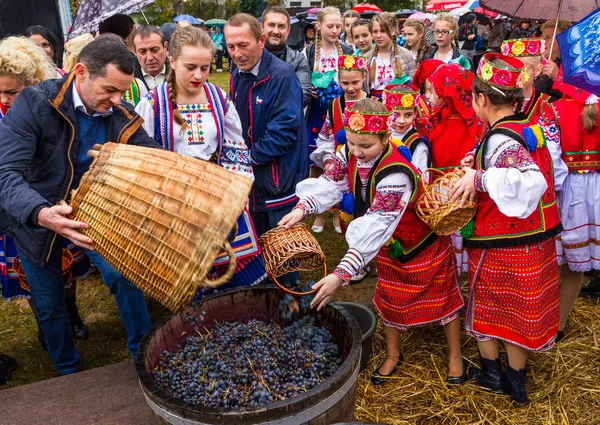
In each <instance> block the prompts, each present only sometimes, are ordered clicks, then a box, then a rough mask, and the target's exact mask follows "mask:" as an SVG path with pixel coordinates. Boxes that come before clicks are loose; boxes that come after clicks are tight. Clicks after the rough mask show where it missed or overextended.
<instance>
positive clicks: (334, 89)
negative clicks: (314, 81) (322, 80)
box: [317, 80, 344, 109]
mask: <svg viewBox="0 0 600 425" xmlns="http://www.w3.org/2000/svg"><path fill="white" fill-rule="evenodd" d="M343 94H344V91H343V90H342V88H341V87H340V86H339V85H338V84H337V83H336V82H335V80H332V81H331V83H329V85H328V86H327V88H326V89H322V88H320V87H319V88H317V95H318V96H319V102H320V104H321V107H322V108H323V109H326V108H329V105H331V102H333V99H335V98H337V97H340V96H341V95H343Z"/></svg>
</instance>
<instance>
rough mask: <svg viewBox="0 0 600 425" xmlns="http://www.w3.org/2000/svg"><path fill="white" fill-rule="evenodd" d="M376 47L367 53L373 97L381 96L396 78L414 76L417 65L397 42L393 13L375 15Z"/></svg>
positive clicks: (374, 33)
mask: <svg viewBox="0 0 600 425" xmlns="http://www.w3.org/2000/svg"><path fill="white" fill-rule="evenodd" d="M372 21H373V40H374V41H375V49H374V50H373V51H372V52H370V53H369V54H368V55H367V57H366V58H367V61H368V63H369V90H370V93H371V95H372V96H373V97H377V98H381V94H382V93H383V89H384V88H385V87H386V86H387V85H388V84H390V81H392V80H393V79H394V78H401V77H402V76H403V75H405V76H408V77H410V78H412V77H413V76H414V75H415V71H416V70H417V66H416V64H415V61H414V60H413V58H412V55H411V54H410V52H409V51H408V50H406V49H405V48H404V47H400V46H398V44H397V43H396V41H395V40H396V36H397V34H396V20H395V19H394V16H393V15H392V14H391V13H387V12H383V13H379V14H377V15H375V16H374V17H373V20H372Z"/></svg>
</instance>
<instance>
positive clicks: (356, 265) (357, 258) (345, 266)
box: [333, 248, 365, 285]
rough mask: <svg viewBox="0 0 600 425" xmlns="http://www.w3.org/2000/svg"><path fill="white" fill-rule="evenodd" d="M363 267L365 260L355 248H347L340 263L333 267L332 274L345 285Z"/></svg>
mask: <svg viewBox="0 0 600 425" xmlns="http://www.w3.org/2000/svg"><path fill="white" fill-rule="evenodd" d="M364 267H365V260H364V258H363V256H362V255H361V253H360V252H358V250H357V249H355V248H349V249H348V252H347V253H346V255H344V258H342V261H340V264H339V265H338V266H337V267H336V268H335V270H334V271H333V274H334V275H336V276H337V277H339V278H340V279H342V280H343V281H344V283H345V284H346V285H347V284H348V283H350V279H352V277H354V276H355V275H357V274H358V273H359V271H360V270H361V269H362V268H364Z"/></svg>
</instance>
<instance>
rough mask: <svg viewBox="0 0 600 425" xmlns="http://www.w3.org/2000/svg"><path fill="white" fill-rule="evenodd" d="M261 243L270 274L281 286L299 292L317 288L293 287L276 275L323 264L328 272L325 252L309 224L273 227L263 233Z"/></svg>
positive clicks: (297, 293)
mask: <svg viewBox="0 0 600 425" xmlns="http://www.w3.org/2000/svg"><path fill="white" fill-rule="evenodd" d="M258 243H259V244H260V247H261V248H262V254H263V260H264V262H265V268H266V269H267V274H268V275H269V277H270V278H271V279H272V280H273V281H274V282H275V283H276V284H277V285H278V286H279V287H280V288H281V289H283V290H284V291H286V292H288V293H290V294H293V295H298V296H302V295H309V294H313V293H315V292H317V290H311V291H307V292H298V291H294V290H292V289H290V288H287V287H285V286H284V285H282V284H281V283H279V282H278V281H277V278H278V277H280V276H283V275H284V274H288V273H291V272H297V271H310V270H315V269H318V268H321V267H322V268H323V274H324V275H326V274H327V264H326V263H325V254H323V251H322V250H321V247H320V246H319V242H317V240H316V239H315V237H314V236H313V235H312V233H310V231H309V230H308V226H306V224H304V223H298V224H295V225H294V226H292V227H290V228H289V229H286V228H284V227H277V228H275V229H271V230H269V231H268V232H267V233H265V234H263V235H262V236H261V237H260V239H259V240H258Z"/></svg>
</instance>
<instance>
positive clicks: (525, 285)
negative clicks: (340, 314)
mask: <svg viewBox="0 0 600 425" xmlns="http://www.w3.org/2000/svg"><path fill="white" fill-rule="evenodd" d="M467 252H468V255H469V289H470V296H469V308H468V311H467V318H466V329H467V333H469V334H470V335H472V336H474V337H475V338H477V339H478V340H486V339H498V340H502V341H506V342H509V343H511V344H514V345H517V346H520V347H522V348H525V349H527V350H530V351H544V350H548V349H550V348H552V347H553V346H554V339H555V337H556V332H557V331H558V322H559V319H560V310H559V283H558V263H557V260H556V249H555V244H554V239H548V240H545V241H542V242H540V243H536V244H532V245H524V246H517V247H510V248H487V249H473V248H469V249H468V250H467Z"/></svg>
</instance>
